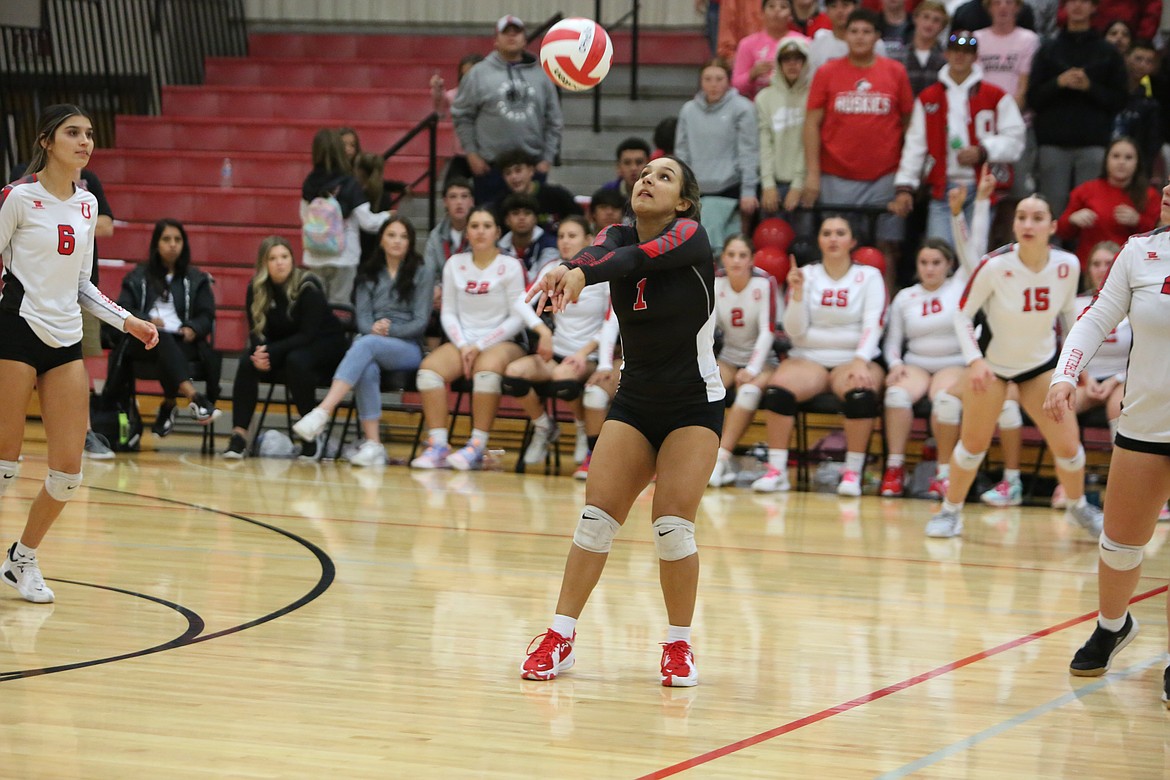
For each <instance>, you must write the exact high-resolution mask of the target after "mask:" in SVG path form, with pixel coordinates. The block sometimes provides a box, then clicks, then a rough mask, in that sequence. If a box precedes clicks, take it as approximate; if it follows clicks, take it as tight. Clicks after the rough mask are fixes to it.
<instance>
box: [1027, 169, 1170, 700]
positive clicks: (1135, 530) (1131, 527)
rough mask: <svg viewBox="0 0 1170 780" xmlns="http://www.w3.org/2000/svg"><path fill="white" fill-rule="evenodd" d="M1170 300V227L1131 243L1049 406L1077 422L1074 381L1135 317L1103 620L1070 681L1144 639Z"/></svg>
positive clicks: (1064, 360) (1167, 462)
mask: <svg viewBox="0 0 1170 780" xmlns="http://www.w3.org/2000/svg"><path fill="white" fill-rule="evenodd" d="M1161 221H1162V223H1163V224H1165V223H1167V222H1170V186H1167V187H1165V188H1164V189H1163V190H1162V213H1161ZM1168 301H1170V229H1167V228H1165V227H1163V228H1160V229H1158V230H1155V231H1154V232H1152V233H1146V234H1144V235H1140V236H1134V237H1133V238H1131V239H1130V240H1129V241H1127V242H1126V244H1125V247H1124V248H1123V249H1122V250H1121V254H1119V255H1118V256H1117V260H1115V261H1114V263H1113V268H1112V269H1111V270H1110V272H1109V278H1108V279H1106V280H1105V285H1104V286H1103V287H1102V288H1101V290H1100V292H1099V293H1098V294H1097V297H1096V299H1095V300H1094V301H1093V305H1092V306H1091V307H1089V309H1088V310H1086V311H1085V313H1084V314H1082V315H1081V318H1080V319H1079V320H1078V321H1077V324H1076V325H1075V326H1074V327H1073V329H1072V331H1071V332H1070V333H1069V334H1068V338H1067V339H1065V342H1064V349H1063V350H1061V353H1060V359H1059V361H1058V362H1057V364H1056V371H1055V373H1054V374H1053V377H1052V387H1051V388H1050V389H1049V391H1048V398H1047V400H1046V401H1045V403H1044V409H1045V411H1046V412H1048V413H1049V414H1051V415H1052V417H1053V419H1056V420H1060V419H1068V418H1070V417H1072V416H1073V414H1072V413H1073V411H1074V406H1073V403H1074V400H1075V397H1076V396H1075V386H1076V383H1077V377H1078V376H1079V375H1080V374H1081V372H1082V371H1084V370H1085V367H1086V366H1087V365H1088V364H1089V363H1090V361H1092V360H1093V358H1094V355H1095V354H1096V353H1097V352H1098V349H1099V347H1100V346H1101V345H1102V343H1103V342H1104V341H1105V339H1106V338H1108V336H1109V334H1110V333H1112V332H1113V330H1114V329H1115V328H1116V327H1117V326H1118V325H1119V324H1120V323H1121V321H1122V320H1123V319H1125V318H1126V317H1128V318H1129V323H1130V327H1131V328H1132V329H1133V350H1132V351H1131V352H1130V361H1129V371H1128V373H1127V374H1126V381H1125V401H1124V403H1123V404H1122V409H1121V418H1120V421H1119V422H1118V426H1117V436H1116V438H1115V439H1114V446H1113V455H1112V457H1111V459H1110V463H1109V482H1108V483H1107V485H1106V488H1105V527H1104V530H1103V531H1102V533H1101V536H1100V540H1099V546H1100V561H1099V563H1098V566H1097V584H1098V596H1097V598H1098V604H1099V606H1100V614H1099V615H1098V617H1097V626H1096V628H1095V629H1094V631H1093V634H1092V636H1090V637H1089V641H1088V642H1086V643H1085V644H1084V646H1083V647H1081V648H1080V649H1079V650H1078V651H1077V652H1076V654H1075V655H1074V656H1073V660H1072V663H1071V665H1070V666H1069V671H1070V672H1071V673H1072V674H1074V675H1077V676H1081V677H1096V676H1098V675H1102V674H1104V673H1105V672H1107V671H1109V665H1110V663H1111V662H1112V661H1113V657H1114V656H1115V655H1116V654H1117V653H1118V652H1119V651H1120V650H1121V649H1122V648H1123V647H1125V646H1126V645H1128V644H1129V643H1130V642H1131V641H1133V638H1134V637H1135V636H1136V635H1137V632H1138V624H1137V621H1135V620H1134V619H1133V617H1132V616H1130V614H1129V612H1128V607H1129V600H1130V598H1131V597H1132V596H1133V592H1134V589H1135V588H1136V587H1137V584H1138V580H1139V579H1140V578H1141V570H1142V569H1141V565H1142V557H1143V554H1144V551H1145V546H1146V543H1147V542H1149V541H1150V539H1151V538H1152V537H1153V535H1154V528H1155V526H1156V524H1157V522H1158V511H1159V509H1161V507H1162V506H1163V504H1164V503H1165V502H1166V499H1167V498H1170V362H1167V360H1166V334H1167V333H1170V306H1168V305H1167V302H1168ZM1167 616H1168V618H1170V608H1168V610H1167ZM1162 701H1163V703H1164V704H1165V705H1166V706H1167V707H1170V667H1168V668H1167V669H1166V671H1165V672H1164V673H1163V675H1162Z"/></svg>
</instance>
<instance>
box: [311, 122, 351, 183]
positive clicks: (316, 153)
mask: <svg viewBox="0 0 1170 780" xmlns="http://www.w3.org/2000/svg"><path fill="white" fill-rule="evenodd" d="M313 167H314V168H320V169H322V170H324V171H327V172H329V173H352V172H353V167H352V166H351V165H350V162H349V158H348V157H346V156H345V144H344V143H342V141H341V133H339V132H338V131H336V130H334V129H333V128H332V127H322V128H321V129H320V130H318V131H317V134H316V135H314V136H313Z"/></svg>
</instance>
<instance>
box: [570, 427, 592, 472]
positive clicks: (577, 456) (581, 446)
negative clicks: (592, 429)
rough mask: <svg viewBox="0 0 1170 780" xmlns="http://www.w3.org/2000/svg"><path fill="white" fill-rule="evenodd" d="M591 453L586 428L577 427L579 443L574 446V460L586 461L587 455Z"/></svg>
mask: <svg viewBox="0 0 1170 780" xmlns="http://www.w3.org/2000/svg"><path fill="white" fill-rule="evenodd" d="M588 454H589V437H588V436H586V435H585V429H584V428H582V427H580V426H578V427H577V443H576V444H575V445H574V446H573V462H574V463H584V462H585V456H586V455H588Z"/></svg>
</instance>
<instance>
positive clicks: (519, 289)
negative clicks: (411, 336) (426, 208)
mask: <svg viewBox="0 0 1170 780" xmlns="http://www.w3.org/2000/svg"><path fill="white" fill-rule="evenodd" d="M499 233H500V228H499V226H498V225H497V224H496V218H495V215H494V214H493V213H492V211H491V210H490V209H486V208H476V209H475V210H473V211H472V212H471V214H470V215H468V219H467V241H468V243H469V244H470V245H471V251H470V252H464V253H461V254H457V255H453V256H452V257H451V258H450V259H449V260H448V261H447V262H446V264H445V265H444V266H443V302H442V307H441V310H440V314H439V321H440V322H441V323H442V324H443V331H444V332H445V333H446V334H447V338H448V339H450V341H448V342H447V343H446V344H442V345H441V346H439V347H438V348H437V349H435V350H434V351H433V352H431V353H430V354H429V355H427V356H426V357H425V358H423V361H422V364H421V365H420V366H419V369H418V375H417V379H416V380H415V383H416V384H417V386H418V390H419V395H421V396H422V406H423V418H424V419H425V421H426V426H427V428H428V429H429V433H428V436H427V448H426V451H425V452H423V454H422V455H419V456H418V457H417V458H415V459H414V460H413V461H411V463H410V465H411V466H412V467H413V468H416V469H442V468H448V467H450V468H454V469H458V470H459V471H468V470H471V469H478V468H481V467H482V466H483V456H484V453H485V452H486V451H487V443H488V434H489V432H490V431H491V428H492V423H494V422H495V419H496V411H497V410H498V408H499V405H500V390H501V385H502V384H503V379H504V369H505V368H507V366H508V364H509V363H511V362H512V361H513V360H515V359H516V358H518V357H521V356H522V355H523V354H524V348H523V347H522V346H520V344H518V343H517V342H516V340H515V337H516V335H517V334H519V333H520V331H521V330H522V329H523V328H524V323H523V321H522V320H521V319H520V316H519V315H518V314H516V312H515V310H514V308H513V306H512V304H513V303H514V302H515V301H516V300H517V299H518V298H519V297H520V296H522V295H523V294H524V267H523V266H522V265H521V264H520V261H519V260H517V259H516V258H514V257H509V256H508V255H505V254H502V253H500V251H499V249H498V248H497V247H496V241H497V240H499V237H500V235H499ZM459 378H463V379H470V380H471V382H472V391H471V427H472V430H471V438H470V439H468V441H467V444H466V445H465V446H464V447H463V448H461V449H460V450H459V451H457V452H451V447H450V445H449V444H448V443H447V420H448V410H447V384H448V383H450V382H453V381H455V380H456V379H459Z"/></svg>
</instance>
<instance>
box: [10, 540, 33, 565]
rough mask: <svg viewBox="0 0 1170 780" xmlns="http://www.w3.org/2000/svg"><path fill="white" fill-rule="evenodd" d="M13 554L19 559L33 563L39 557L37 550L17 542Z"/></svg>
mask: <svg viewBox="0 0 1170 780" xmlns="http://www.w3.org/2000/svg"><path fill="white" fill-rule="evenodd" d="M13 554H14V555H16V557H17V558H27V559H29V560H30V561H31V560H34V559H36V557H37V548H35V547H25V546H24V545H23V544H21V543H20V542H17V543H16V549H15V550H14V551H13Z"/></svg>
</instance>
